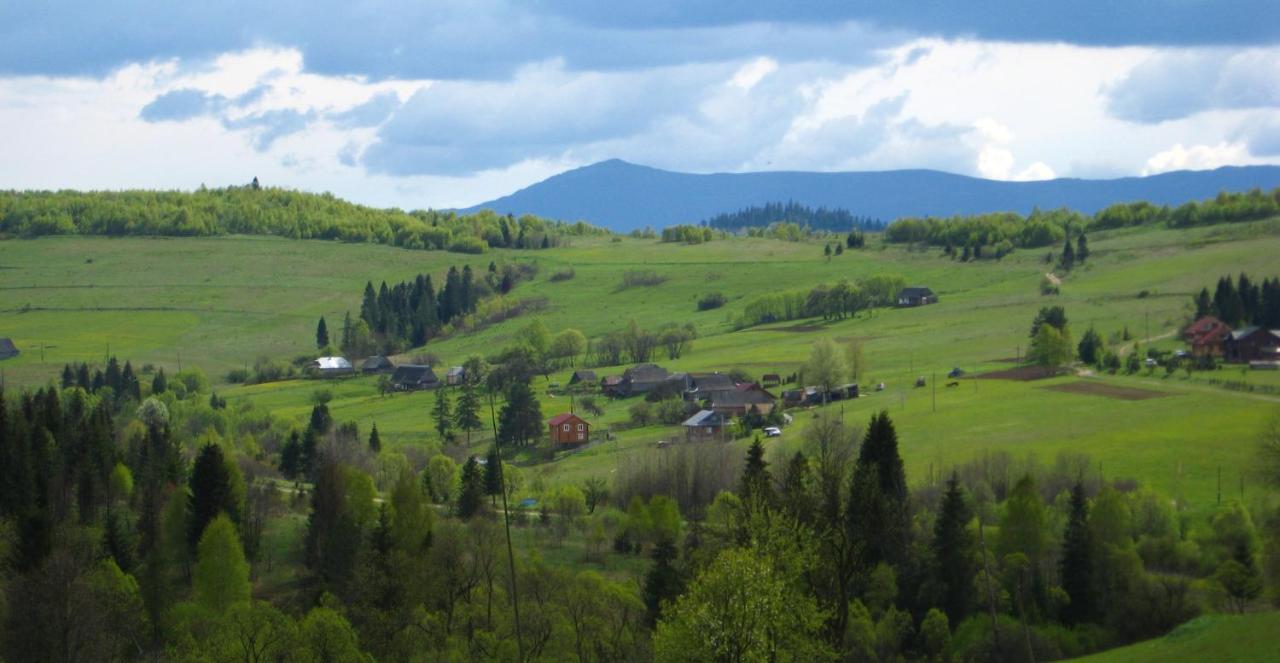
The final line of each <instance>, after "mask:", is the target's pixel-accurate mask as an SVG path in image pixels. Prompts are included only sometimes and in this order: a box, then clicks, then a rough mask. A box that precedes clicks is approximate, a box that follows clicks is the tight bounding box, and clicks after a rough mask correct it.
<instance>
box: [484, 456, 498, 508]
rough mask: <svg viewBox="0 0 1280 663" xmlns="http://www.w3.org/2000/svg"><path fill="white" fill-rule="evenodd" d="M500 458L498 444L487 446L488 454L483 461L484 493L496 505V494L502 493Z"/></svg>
mask: <svg viewBox="0 0 1280 663" xmlns="http://www.w3.org/2000/svg"><path fill="white" fill-rule="evenodd" d="M502 489H503V486H502V458H501V457H500V456H499V455H498V446H497V445H494V446H492V447H490V448H489V455H487V456H486V457H485V463H484V494H485V495H488V496H489V501H490V502H491V503H493V504H495V505H496V500H497V497H498V495H501V494H502Z"/></svg>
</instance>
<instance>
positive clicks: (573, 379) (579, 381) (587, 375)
mask: <svg viewBox="0 0 1280 663" xmlns="http://www.w3.org/2000/svg"><path fill="white" fill-rule="evenodd" d="M595 383H596V372H595V371H574V372H573V375H571V376H569V386H570V387H575V386H578V385H582V386H591V385H594V384H595Z"/></svg>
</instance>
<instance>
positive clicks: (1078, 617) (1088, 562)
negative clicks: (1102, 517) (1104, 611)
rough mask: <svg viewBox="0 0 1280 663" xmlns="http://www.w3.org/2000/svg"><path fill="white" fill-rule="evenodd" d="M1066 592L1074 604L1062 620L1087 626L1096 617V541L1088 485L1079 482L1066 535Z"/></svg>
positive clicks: (1063, 537)
mask: <svg viewBox="0 0 1280 663" xmlns="http://www.w3.org/2000/svg"><path fill="white" fill-rule="evenodd" d="M1061 572H1062V589H1063V590H1065V591H1066V592H1067V596H1068V597H1069V598H1070V601H1071V602H1070V603H1068V604H1067V605H1066V606H1064V607H1063V608H1062V619H1063V621H1065V622H1066V623H1068V624H1078V623H1080V622H1087V621H1089V620H1091V619H1092V618H1093V617H1094V614H1095V609H1094V600H1093V540H1092V537H1091V535H1090V532H1089V503H1088V501H1087V500H1086V499H1085V495H1084V485H1083V484H1081V483H1079V482H1077V483H1076V485H1075V487H1074V488H1072V489H1071V513H1070V514H1069V515H1068V516H1067V527H1066V530H1065V531H1064V532H1063V535H1062V562H1061Z"/></svg>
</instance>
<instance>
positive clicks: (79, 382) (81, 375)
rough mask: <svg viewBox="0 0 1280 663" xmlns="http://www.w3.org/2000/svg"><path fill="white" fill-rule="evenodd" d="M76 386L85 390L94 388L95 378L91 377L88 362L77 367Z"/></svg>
mask: <svg viewBox="0 0 1280 663" xmlns="http://www.w3.org/2000/svg"><path fill="white" fill-rule="evenodd" d="M76 386H78V387H80V388H81V389H83V390H85V391H92V390H93V379H92V378H90V377H89V365H88V364H80V366H79V367H78V368H76Z"/></svg>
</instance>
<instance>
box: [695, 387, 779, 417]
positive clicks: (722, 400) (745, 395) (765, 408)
mask: <svg viewBox="0 0 1280 663" xmlns="http://www.w3.org/2000/svg"><path fill="white" fill-rule="evenodd" d="M776 400H777V397H775V396H774V395H773V394H771V393H769V392H768V391H765V390H764V388H762V387H761V386H760V385H758V384H754V383H747V384H740V385H737V386H736V387H735V388H734V390H733V391H721V392H716V393H715V394H714V395H713V396H712V397H711V398H710V399H708V404H709V405H710V407H711V409H712V410H714V411H716V412H717V413H719V414H722V415H725V416H730V417H737V416H742V415H745V414H747V413H748V412H750V411H751V408H753V407H754V408H755V409H756V411H757V412H759V413H760V414H769V413H770V412H772V411H773V404H774V402H775V401H776Z"/></svg>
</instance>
